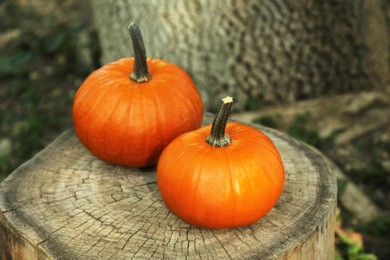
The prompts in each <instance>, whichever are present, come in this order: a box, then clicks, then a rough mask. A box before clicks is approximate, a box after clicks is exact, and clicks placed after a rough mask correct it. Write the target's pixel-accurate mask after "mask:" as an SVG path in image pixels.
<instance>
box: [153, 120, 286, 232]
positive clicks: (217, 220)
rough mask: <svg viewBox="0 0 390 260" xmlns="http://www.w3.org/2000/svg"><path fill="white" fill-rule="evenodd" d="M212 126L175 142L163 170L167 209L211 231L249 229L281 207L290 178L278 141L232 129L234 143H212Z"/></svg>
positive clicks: (160, 172)
mask: <svg viewBox="0 0 390 260" xmlns="http://www.w3.org/2000/svg"><path fill="white" fill-rule="evenodd" d="M210 129H211V127H210V126H206V127H203V128H200V129H198V130H195V131H192V132H189V133H185V134H183V135H180V136H179V137H177V138H176V139H175V140H174V141H172V142H171V143H170V144H169V145H168V146H167V148H166V149H165V150H164V152H163V153H162V155H161V157H160V160H159V163H158V166H157V185H158V188H159V191H160V194H161V196H162V198H163V200H164V202H165V204H166V205H167V207H168V208H169V209H170V210H171V211H172V212H173V213H174V214H176V215H177V216H178V217H180V218H181V219H183V220H184V221H186V222H188V223H190V224H192V225H196V226H200V227H206V228H231V227H239V226H245V225H249V224H251V223H253V222H256V221H257V220H259V219H260V218H261V217H263V216H264V215H265V214H267V213H268V212H269V211H270V210H271V209H272V207H273V206H274V205H275V204H276V202H277V200H278V198H279V196H280V194H281V192H282V188H283V183H284V178H285V173H284V167H283V163H282V160H281V157H280V155H279V153H278V151H277V149H276V148H275V146H274V145H273V143H272V141H271V140H270V139H269V138H268V137H267V136H266V135H264V134H263V133H262V132H260V131H259V130H257V129H255V128H252V127H250V126H247V125H244V124H240V123H234V122H233V123H228V124H227V126H226V134H228V135H229V136H230V137H231V143H230V144H229V145H227V146H224V147H214V146H211V145H209V144H208V143H206V141H205V139H206V138H207V137H208V135H209V133H210Z"/></svg>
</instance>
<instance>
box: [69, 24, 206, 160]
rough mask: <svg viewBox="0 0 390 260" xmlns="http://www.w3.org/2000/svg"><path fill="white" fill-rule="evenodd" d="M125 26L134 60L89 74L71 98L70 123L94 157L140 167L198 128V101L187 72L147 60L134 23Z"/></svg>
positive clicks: (120, 61) (200, 118) (124, 59)
mask: <svg viewBox="0 0 390 260" xmlns="http://www.w3.org/2000/svg"><path fill="white" fill-rule="evenodd" d="M129 30H130V34H131V36H132V39H133V46H134V52H135V58H123V59H120V60H118V61H115V62H112V63H110V64H107V65H105V66H103V67H102V68H100V69H98V70H96V71H94V72H93V73H92V74H90V75H89V76H88V78H87V79H86V80H85V81H84V82H83V83H82V85H81V87H80V88H79V90H78V91H77V93H76V95H75V97H74V105H73V122H74V128H75V132H76V135H77V136H78V138H79V139H80V141H81V142H82V143H83V144H84V145H85V147H87V148H88V149H89V150H90V151H91V152H92V153H93V154H95V155H96V156H97V157H99V158H101V159H103V160H106V161H108V162H111V163H115V164H120V165H126V166H137V167H141V166H149V165H153V164H155V163H157V160H158V158H159V156H160V154H161V152H162V150H163V149H164V148H165V147H166V146H167V145H168V144H169V143H170V142H171V141H172V140H173V139H174V138H175V137H177V136H178V135H180V134H182V133H184V132H188V131H190V130H194V129H196V128H198V127H200V125H201V122H202V116H203V104H202V100H201V97H200V95H199V93H198V91H197V89H196V86H195V85H194V83H193V81H192V79H191V78H190V76H189V75H188V74H187V73H186V72H185V71H184V70H183V69H181V68H179V67H178V66H176V65H174V64H171V63H168V62H166V61H163V60H159V59H146V54H145V49H144V47H143V42H142V36H141V33H140V31H139V29H138V27H137V25H135V24H134V23H133V24H131V25H130V26H129Z"/></svg>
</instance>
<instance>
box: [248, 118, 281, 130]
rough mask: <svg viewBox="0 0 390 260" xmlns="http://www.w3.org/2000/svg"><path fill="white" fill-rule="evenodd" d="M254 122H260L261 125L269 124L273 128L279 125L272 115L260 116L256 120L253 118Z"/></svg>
mask: <svg viewBox="0 0 390 260" xmlns="http://www.w3.org/2000/svg"><path fill="white" fill-rule="evenodd" d="M253 122H254V123H256V124H260V125H263V126H268V127H271V128H277V127H278V124H277V123H276V121H275V120H274V119H273V117H270V116H262V117H260V118H257V119H255V120H253Z"/></svg>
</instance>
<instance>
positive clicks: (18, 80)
mask: <svg viewBox="0 0 390 260" xmlns="http://www.w3.org/2000/svg"><path fill="white" fill-rule="evenodd" d="M0 15H2V18H4V23H1V24H0V29H2V30H14V31H18V32H19V36H18V37H16V38H15V39H14V40H12V41H11V42H9V43H7V44H6V45H5V47H4V48H3V50H0V54H1V56H0V137H1V138H6V139H7V141H9V142H10V143H11V149H10V152H7V153H5V154H0V181H1V180H3V179H4V178H5V177H6V176H7V175H8V174H9V173H11V172H12V171H13V170H14V169H15V168H16V167H17V166H19V165H20V164H21V163H23V162H24V161H26V160H28V159H30V158H31V157H32V156H33V155H34V154H35V153H36V152H38V151H39V150H41V149H42V148H43V147H45V146H46V145H47V144H48V143H49V142H50V141H51V140H52V139H53V138H54V137H55V136H57V135H58V134H59V132H60V131H62V130H63V129H65V128H67V127H69V126H70V125H71V114H70V109H71V107H72V100H73V93H74V92H75V90H76V89H77V87H78V85H79V84H80V82H81V80H82V79H84V78H85V77H86V76H87V75H88V74H89V73H90V72H91V69H92V68H91V66H90V65H85V64H82V63H81V62H80V59H79V57H78V50H77V48H78V47H79V43H78V39H79V37H78V36H79V32H80V30H81V29H82V28H83V25H81V24H77V23H75V24H59V23H55V22H53V23H51V22H48V20H45V21H43V20H42V19H49V18H47V17H46V18H42V17H40V16H38V15H37V14H35V13H34V12H33V11H32V10H30V9H27V8H23V7H21V6H18V5H17V4H15V3H12V1H11V2H9V3H6V4H5V5H4V8H3V9H2V10H0ZM20 17H23V18H24V19H20ZM50 21H51V20H50ZM40 26H42V27H40ZM38 27H39V28H38Z"/></svg>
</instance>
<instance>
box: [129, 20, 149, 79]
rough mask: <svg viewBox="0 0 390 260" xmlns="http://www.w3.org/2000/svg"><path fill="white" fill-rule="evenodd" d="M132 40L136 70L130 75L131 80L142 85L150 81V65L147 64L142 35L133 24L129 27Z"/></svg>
mask: <svg viewBox="0 0 390 260" xmlns="http://www.w3.org/2000/svg"><path fill="white" fill-rule="evenodd" d="M128 29H129V32H130V36H131V40H132V41H133V48H134V69H133V72H132V73H131V74H130V79H131V80H133V81H135V82H138V83H142V82H147V81H149V80H150V78H151V76H150V73H149V71H148V64H147V62H146V52H145V46H144V41H143V40H142V34H141V31H140V29H139V27H138V25H137V24H136V23H134V22H132V23H131V24H130V25H129V27H128Z"/></svg>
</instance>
